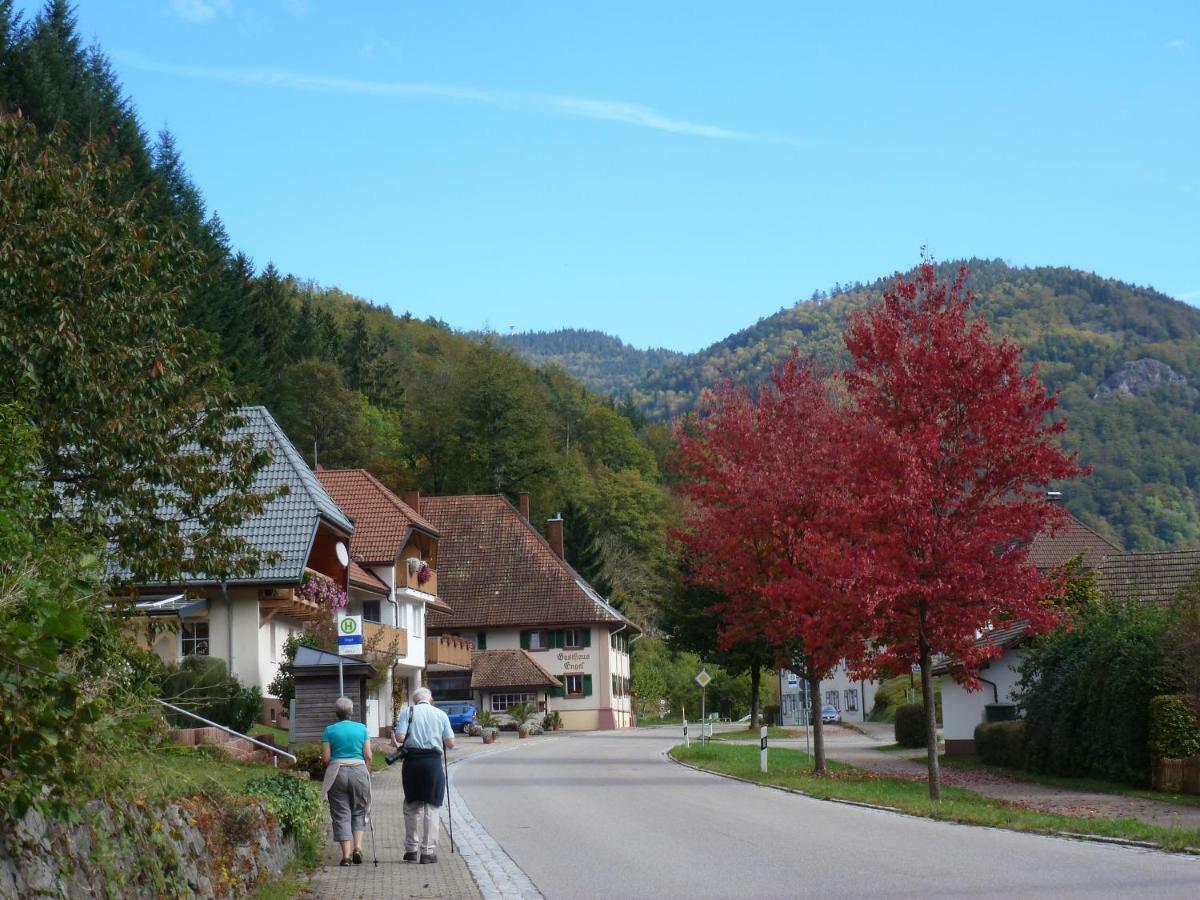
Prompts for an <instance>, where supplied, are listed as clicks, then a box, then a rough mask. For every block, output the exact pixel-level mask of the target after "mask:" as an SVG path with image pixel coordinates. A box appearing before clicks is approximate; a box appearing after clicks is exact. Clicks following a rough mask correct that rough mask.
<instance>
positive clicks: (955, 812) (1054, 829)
mask: <svg viewBox="0 0 1200 900" xmlns="http://www.w3.org/2000/svg"><path fill="white" fill-rule="evenodd" d="M671 756H672V757H673V758H675V759H678V760H680V761H681V762H686V763H689V764H691V765H694V766H698V767H700V768H703V769H709V770H711V771H714V772H721V773H724V774H726V775H735V776H737V777H739V778H744V779H746V780H748V781H754V782H758V783H762V784H770V785H776V786H778V787H785V788H790V789H792V790H797V791H800V792H802V793H805V794H808V795H809V796H812V797H818V798H820V799H824V800H849V801H852V802H855V803H870V804H874V805H876V806H886V807H890V808H892V809H895V810H897V811H899V812H903V813H908V814H909V815H914V816H922V817H924V818H927V819H939V820H942V821H946V822H959V823H962V824H964V825H984V826H988V827H992V828H1006V829H1009V830H1011V831H1025V832H1032V833H1035V834H1062V833H1069V834H1087V835H1095V836H1099V837H1109V838H1119V839H1122V840H1130V841H1146V842H1149V843H1153V844H1157V845H1159V846H1160V847H1162V848H1163V849H1166V850H1175V851H1181V850H1185V849H1188V848H1196V847H1200V829H1195V828H1166V827H1164V826H1161V825H1150V824H1147V823H1145V822H1139V821H1138V820H1136V819H1084V818H1078V817H1074V816H1061V815H1056V814H1053V813H1045V812H1039V811H1037V810H1032V809H1027V808H1025V807H1022V806H1017V805H1015V804H1012V803H1006V802H1004V801H1002V800H992V799H991V798H988V797H981V796H980V795H978V794H975V793H972V792H971V791H966V790H963V789H961V788H953V787H943V788H942V800H941V802H940V803H935V802H934V801H932V800H930V799H929V793H928V787H927V786H926V784H925V783H924V782H923V781H906V780H904V779H900V778H889V777H886V776H882V775H877V774H875V773H873V772H866V771H863V770H862V769H856V768H854V767H853V766H847V765H844V764H840V763H835V762H830V764H829V769H830V773H829V775H828V776H827V777H819V776H817V775H814V774H813V772H812V757H810V756H809V755H808V754H807V753H804V752H802V751H800V750H791V749H784V748H777V749H775V750H772V751H771V756H770V769H771V771H770V772H768V773H767V774H766V775H763V774H762V773H760V772H759V771H758V748H757V747H746V746H737V745H734V744H717V743H711V744H709V745H708V746H707V747H702V746H700V745H698V744H693V745H692V747H691V748H684V747H682V746H677V747H673V748H672V749H671Z"/></svg>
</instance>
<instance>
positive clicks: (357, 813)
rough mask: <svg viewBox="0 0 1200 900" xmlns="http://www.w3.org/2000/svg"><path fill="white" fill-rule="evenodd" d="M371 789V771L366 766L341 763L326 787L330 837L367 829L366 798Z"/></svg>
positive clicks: (340, 838) (345, 838) (344, 838)
mask: <svg viewBox="0 0 1200 900" xmlns="http://www.w3.org/2000/svg"><path fill="white" fill-rule="evenodd" d="M370 792H371V773H370V772H368V771H367V767H366V766H342V768H341V769H339V770H338V774H337V778H336V779H334V782H333V786H332V787H330V788H329V815H330V817H331V818H332V819H333V839H334V840H335V841H348V840H350V832H351V831H352V830H353V831H365V830H366V828H367V805H368V804H367V798H368V797H369V796H370Z"/></svg>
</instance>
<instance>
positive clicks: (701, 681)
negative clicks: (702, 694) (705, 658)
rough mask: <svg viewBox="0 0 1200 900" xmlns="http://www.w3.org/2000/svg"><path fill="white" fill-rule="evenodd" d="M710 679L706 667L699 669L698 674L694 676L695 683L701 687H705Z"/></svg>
mask: <svg viewBox="0 0 1200 900" xmlns="http://www.w3.org/2000/svg"><path fill="white" fill-rule="evenodd" d="M710 681H712V676H711V675H709V674H708V671H707V670H706V669H701V670H700V674H699V675H697V676H696V684H698V685H700V687H702V688H706V687H708V683H709V682H710Z"/></svg>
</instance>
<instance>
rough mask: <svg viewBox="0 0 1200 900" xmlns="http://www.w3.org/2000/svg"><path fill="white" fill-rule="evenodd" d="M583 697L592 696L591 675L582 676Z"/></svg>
mask: <svg viewBox="0 0 1200 900" xmlns="http://www.w3.org/2000/svg"><path fill="white" fill-rule="evenodd" d="M583 696H585V697H590V696H592V676H591V675H584V676H583Z"/></svg>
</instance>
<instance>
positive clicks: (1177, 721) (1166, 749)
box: [1150, 694, 1200, 759]
mask: <svg viewBox="0 0 1200 900" xmlns="http://www.w3.org/2000/svg"><path fill="white" fill-rule="evenodd" d="M1150 752H1151V754H1153V755H1154V756H1156V757H1159V758H1161V759H1185V758H1187V757H1189V756H1195V755H1196V754H1198V753H1200V724H1197V722H1196V712H1195V710H1193V709H1192V706H1191V704H1190V703H1189V702H1188V698H1187V697H1184V696H1182V695H1180V694H1162V695H1160V696H1158V697H1154V698H1152V699H1151V700H1150Z"/></svg>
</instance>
